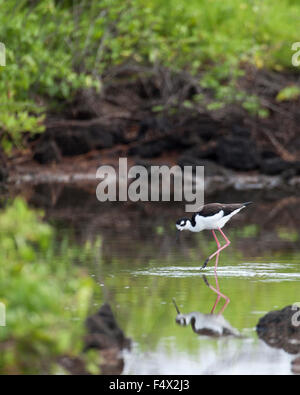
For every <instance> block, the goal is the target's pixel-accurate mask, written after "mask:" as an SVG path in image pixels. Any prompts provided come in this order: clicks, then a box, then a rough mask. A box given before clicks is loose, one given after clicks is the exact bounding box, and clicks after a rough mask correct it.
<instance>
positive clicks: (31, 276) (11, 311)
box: [0, 198, 95, 373]
mask: <svg viewBox="0 0 300 395" xmlns="http://www.w3.org/2000/svg"><path fill="white" fill-rule="evenodd" d="M41 215H42V214H41V213H37V212H35V211H33V210H31V209H29V208H28V206H27V205H26V204H25V203H24V201H23V200H21V199H20V198H17V199H15V200H14V201H13V202H12V203H11V204H9V205H8V206H7V208H6V209H5V210H4V211H2V212H1V213H0V229H1V233H0V302H1V303H3V304H4V305H5V307H6V326H4V327H0V371H1V372H2V373H36V372H39V373H41V372H44V373H49V371H50V369H52V364H55V362H56V358H57V357H58V356H62V355H64V354H67V355H70V356H72V355H78V353H80V352H81V351H82V347H83V346H82V338H83V335H84V325H83V323H84V320H85V318H86V317H87V314H88V311H89V307H90V301H91V298H92V296H93V294H94V291H95V283H94V281H93V280H92V279H91V278H90V277H89V276H88V275H87V273H86V272H85V270H83V269H80V268H78V267H76V266H74V262H75V261H76V260H77V259H80V260H82V261H84V262H86V263H87V264H88V262H89V261H90V260H91V257H92V255H93V251H94V250H93V248H92V247H91V245H86V246H83V247H82V248H80V249H79V248H78V249H76V248H75V249H74V248H70V244H69V242H68V241H67V240H63V241H62V242H61V243H59V245H58V246H57V244H56V243H55V239H56V236H55V232H54V230H53V228H52V227H51V226H49V225H48V224H46V223H44V222H42V220H41ZM58 257H59V259H58Z"/></svg>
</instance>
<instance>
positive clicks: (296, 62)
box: [291, 42, 300, 67]
mask: <svg viewBox="0 0 300 395" xmlns="http://www.w3.org/2000/svg"><path fill="white" fill-rule="evenodd" d="M291 49H292V51H296V52H295V53H294V55H293V56H292V65H293V66H295V67H299V66H300V42H295V43H293V44H292V48H291Z"/></svg>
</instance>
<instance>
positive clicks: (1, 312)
mask: <svg viewBox="0 0 300 395" xmlns="http://www.w3.org/2000/svg"><path fill="white" fill-rule="evenodd" d="M0 326H6V308H5V304H4V303H1V302H0Z"/></svg>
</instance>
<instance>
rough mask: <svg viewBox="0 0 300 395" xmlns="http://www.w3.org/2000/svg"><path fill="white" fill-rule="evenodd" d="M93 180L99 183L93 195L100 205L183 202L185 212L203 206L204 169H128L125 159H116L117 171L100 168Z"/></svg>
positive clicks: (155, 167) (163, 167)
mask: <svg viewBox="0 0 300 395" xmlns="http://www.w3.org/2000/svg"><path fill="white" fill-rule="evenodd" d="M96 178H100V179H102V180H101V181H100V183H99V185H98V186H97V190H96V195H97V199H98V200H99V201H100V202H106V201H111V202H115V201H120V202H124V201H127V200H130V201H132V202H137V201H143V202H147V201H151V202H158V201H171V200H173V201H177V202H178V201H185V202H188V203H190V204H186V206H185V209H186V211H187V212H194V211H196V210H197V209H199V207H200V206H202V205H203V204H204V166H194V167H193V166H184V167H180V166H177V165H175V166H172V167H169V166H166V165H163V166H149V167H145V166H141V165H134V166H132V167H130V168H129V169H128V162H127V158H120V159H119V169H118V171H116V170H115V168H114V167H113V166H109V165H103V166H100V167H99V168H98V170H97V173H96Z"/></svg>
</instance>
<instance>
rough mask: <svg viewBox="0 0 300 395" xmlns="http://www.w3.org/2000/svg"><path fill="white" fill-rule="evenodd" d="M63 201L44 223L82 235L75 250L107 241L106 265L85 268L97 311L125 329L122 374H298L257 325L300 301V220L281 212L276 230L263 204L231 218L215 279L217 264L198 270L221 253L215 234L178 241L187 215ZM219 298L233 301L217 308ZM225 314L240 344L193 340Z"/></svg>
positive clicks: (72, 196) (226, 339)
mask: <svg viewBox="0 0 300 395" xmlns="http://www.w3.org/2000/svg"><path fill="white" fill-rule="evenodd" d="M66 196H67V197H68V196H69V199H61V200H59V201H58V203H56V204H55V205H54V206H53V205H50V206H49V205H45V209H46V213H47V218H48V219H49V221H51V223H54V224H57V223H59V227H60V229H64V231H67V232H70V233H72V234H75V235H76V243H77V248H80V243H82V242H83V241H85V240H87V239H94V238H96V237H100V238H101V240H102V242H101V248H100V252H99V261H95V263H94V265H93V266H92V267H89V268H88V270H89V274H90V275H91V276H92V277H94V279H95V280H96V281H97V284H98V285H99V289H100V290H101V292H100V293H99V295H100V296H98V299H97V300H94V301H93V307H94V309H95V311H97V308H99V307H100V306H101V305H102V303H103V302H109V303H110V305H111V308H112V310H113V311H114V313H115V315H116V319H117V321H118V323H119V325H120V327H121V328H122V329H123V331H124V332H125V334H126V336H127V337H130V338H131V339H132V342H133V343H132V344H133V345H132V348H131V350H130V351H128V350H127V351H124V361H125V365H124V369H123V374H290V373H291V372H292V371H291V361H292V360H293V358H295V355H290V354H288V353H286V352H285V351H283V350H281V349H276V348H271V347H270V346H269V345H267V344H266V343H264V341H263V340H260V339H259V338H258V335H257V333H256V325H257V323H258V320H259V319H260V318H261V317H262V316H264V315H265V314H266V313H268V312H270V311H272V310H279V309H282V308H283V307H285V306H287V305H292V304H294V303H296V302H300V292H299V280H300V245H299V239H300V238H299V232H298V229H299V228H298V225H299V223H298V222H297V221H298V219H299V218H298V217H299V215H298V217H297V216H296V217H295V218H296V222H293V220H291V218H290V217H289V213H288V211H285V210H288V209H286V208H283V211H282V210H281V211H280V210H279V214H280V215H279V217H280V220H279V221H276V218H275V220H274V216H271V217H270V218H269V221H268V214H270V213H273V212H274V210H275V209H276V207H277V206H276V207H275V208H274V205H270V206H268V205H266V204H265V203H264V202H263V201H262V202H261V203H259V202H257V205H256V206H255V207H254V208H251V210H252V211H251V210H250V209H249V211H248V212H247V213H245V214H241V215H240V217H239V219H233V220H232V224H230V226H228V227H227V226H226V227H225V228H224V231H225V233H226V235H227V236H228V237H229V239H230V240H231V245H230V246H229V247H228V248H227V249H225V250H224V251H222V252H221V254H220V258H219V268H218V271H217V276H216V275H215V272H214V268H213V266H214V262H210V264H209V266H208V267H207V268H206V269H205V270H204V271H201V270H200V268H201V266H202V264H203V262H204V260H205V258H206V257H207V256H208V255H210V254H211V253H212V252H214V251H215V250H216V245H215V241H214V239H213V237H212V235H211V233H210V232H208V231H205V232H201V233H200V234H182V235H181V237H180V240H179V242H178V243H177V242H176V241H175V237H174V236H175V228H174V223H175V221H176V219H177V218H178V217H179V216H181V215H182V214H183V212H182V210H181V208H178V207H172V205H165V206H164V207H162V206H160V205H156V206H143V207H141V206H139V205H133V204H131V205H129V206H127V205H124V206H120V205H119V206H117V205H111V204H107V205H105V204H101V205H100V203H99V202H96V201H95V200H93V201H92V204H90V205H89V204H88V202H87V199H85V198H84V196H81V197H80V196H79V197H78V200H77V203H76V193H74V192H72V191H71V192H69V194H68V193H67V195H66ZM92 199H95V198H94V196H93V198H92ZM215 200H216V201H223V200H224V199H222V197H216V198H215ZM234 200H235V201H236V202H238V201H244V200H245V198H244V196H241V197H240V198H239V196H235V199H234ZM246 200H247V199H246ZM248 200H250V199H248ZM39 201H41V200H40V199H39ZM83 202H84V204H83ZM266 207H267V211H265V208H266ZM298 207H299V206H298ZM264 213H266V214H264ZM298 214H299V213H298ZM279 217H278V216H277V218H279ZM74 218H77V220H76V219H74ZM221 240H222V237H221V236H220V241H221ZM77 264H80V265H84V264H85V263H84V262H77ZM204 274H205V276H203V275H204ZM216 289H217V290H219V292H220V293H222V295H224V296H225V297H226V298H227V299H224V298H223V297H221V298H220V299H219V300H217V293H216V292H215V290H216ZM226 300H227V301H228V304H227V306H224V304H225V303H226ZM174 301H175V303H176V305H177V309H178V311H176V308H175V305H174ZM216 302H217V303H216ZM223 309H224V312H223V317H224V321H223V323H224V322H226V325H228V327H229V328H232V331H233V333H234V335H232V336H218V337H212V336H209V335H207V334H206V335H203V334H201V333H200V334H199V333H196V332H197V330H195V328H198V329H199V325H200V326H201V325H202V326H203V325H204V326H205V325H206V319H207V317H208V316H207V315H208V314H210V313H211V312H212V310H213V314H215V315H216V316H217V314H218V312H220V311H221V312H222V310H223ZM178 312H180V314H181V315H186V314H189V313H192V312H194V313H195V314H194V317H198V319H199V317H200V321H199V322H200V323H199V322H198V327H197V321H196V324H195V321H193V320H192V321H191V322H188V323H187V325H180V322H179V321H180V320H177V321H178V322H176V317H177V314H178ZM189 316H190V317H191V316H193V315H191V314H190V315H189ZM185 317H186V316H185ZM177 318H178V317H177ZM218 320H219V321H218ZM208 321H209V320H208ZM208 321H207V322H208ZM193 322H194V325H192V323H193ZM218 322H221V319H218V318H217V322H216V325H218ZM221 323H222V322H221ZM181 324H182V322H181ZM207 325H208V326H209V323H208V324H207ZM193 328H194V329H193ZM198 332H199V331H198ZM200 332H201V331H200Z"/></svg>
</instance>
